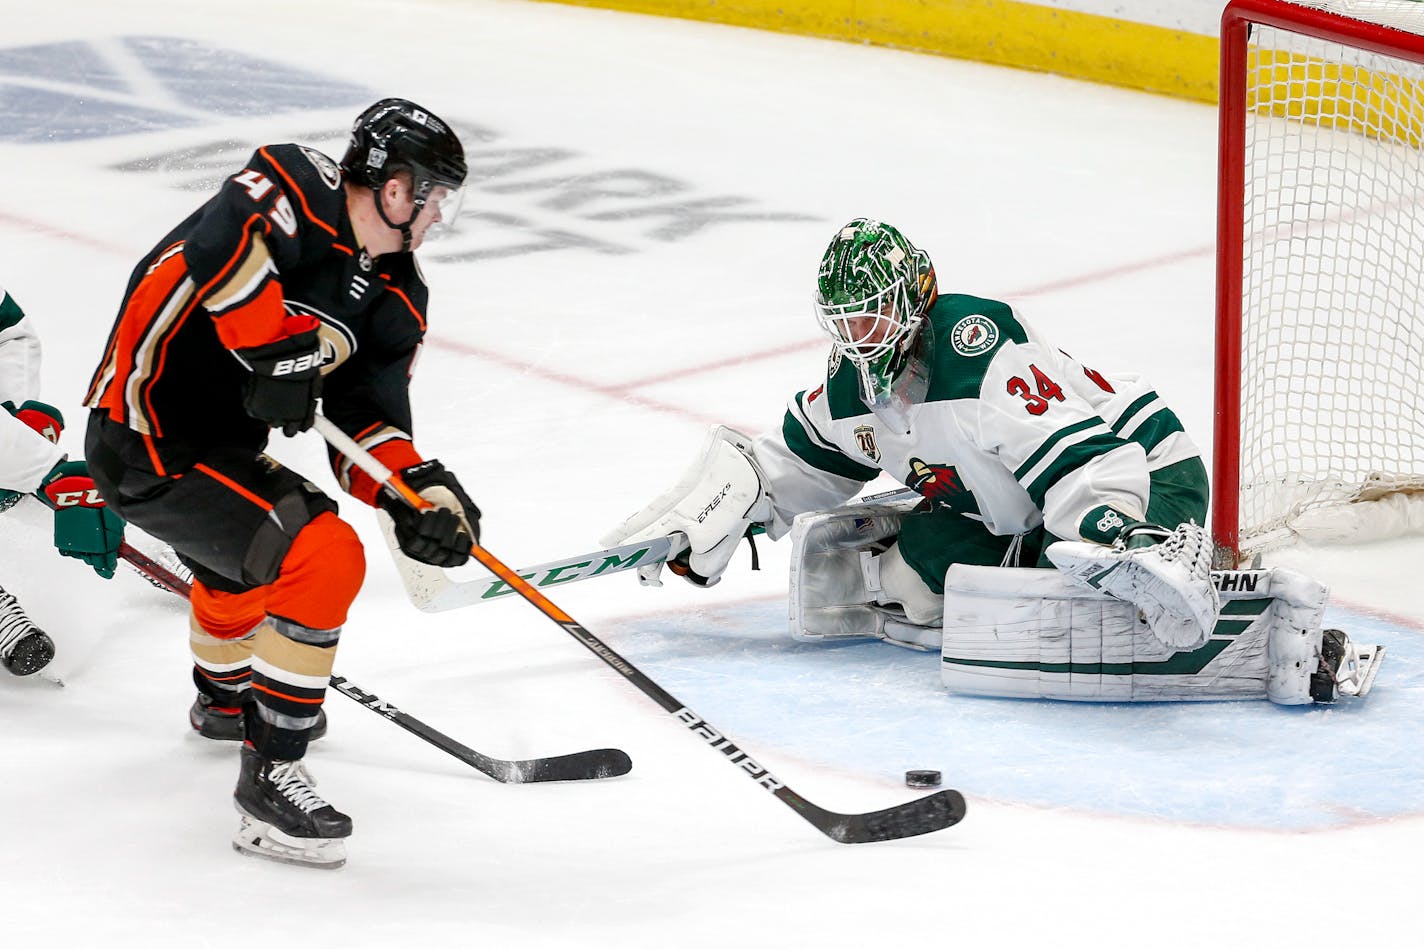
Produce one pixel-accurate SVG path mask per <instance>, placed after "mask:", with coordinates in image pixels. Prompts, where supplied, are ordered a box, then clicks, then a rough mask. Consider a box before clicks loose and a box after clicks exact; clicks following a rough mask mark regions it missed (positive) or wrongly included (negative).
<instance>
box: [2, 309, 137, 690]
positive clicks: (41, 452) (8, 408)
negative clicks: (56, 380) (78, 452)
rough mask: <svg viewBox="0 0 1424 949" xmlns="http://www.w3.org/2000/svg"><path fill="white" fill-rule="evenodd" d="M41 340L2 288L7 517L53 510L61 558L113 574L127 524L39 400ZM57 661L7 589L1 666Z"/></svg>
mask: <svg viewBox="0 0 1424 949" xmlns="http://www.w3.org/2000/svg"><path fill="white" fill-rule="evenodd" d="M39 381H40V340H39V336H38V335H37V334H36V332H35V329H34V325H33V322H32V321H31V320H30V319H29V317H27V316H26V315H25V312H24V311H23V310H22V309H20V306H19V304H18V303H16V302H15V300H14V298H12V297H11V296H10V294H9V293H7V292H6V291H5V289H4V288H3V287H0V407H3V408H4V410H5V411H3V412H0V511H6V510H9V509H10V508H11V507H14V506H15V505H16V504H17V503H19V501H20V500H21V499H22V498H23V497H24V496H25V495H27V494H33V495H36V496H37V497H38V498H39V499H40V500H41V501H44V502H45V503H46V504H48V505H49V506H50V507H51V508H53V509H54V542H55V546H56V548H57V549H58V550H59V553H60V554H62V555H64V556H67V557H77V558H79V559H81V560H83V561H84V562H86V563H88V564H89V565H90V566H91V567H93V568H94V570H95V572H96V573H98V574H99V575H100V576H102V577H105V578H108V577H112V576H113V575H114V569H115V567H116V566H117V564H118V549H119V544H120V543H121V542H122V541H123V528H124V522H123V520H122V519H121V518H119V517H118V516H117V515H116V514H114V513H113V512H112V511H110V510H109V509H108V508H107V507H106V506H105V504H104V501H103V499H102V498H101V497H100V496H99V493H98V491H97V490H95V488H94V481H93V479H92V478H90V477H89V472H88V468H87V466H86V465H85V464H84V462H82V461H69V460H68V459H67V456H66V455H65V452H64V450H63V449H62V448H60V447H59V436H60V433H61V432H62V431H63V430H64V417H63V416H62V415H61V414H60V412H59V410H58V409H56V408H54V407H53V406H51V405H46V404H45V403H43V402H40V401H38V400H37V399H36V396H38V395H39ZM53 658H54V642H53V640H51V639H50V637H49V636H48V635H47V634H46V633H45V632H44V630H42V629H39V628H38V627H36V626H35V625H34V623H32V622H31V621H30V618H29V616H28V615H26V613H25V611H24V609H23V608H22V607H21V606H20V603H19V601H18V600H16V599H15V596H14V594H12V593H9V592H7V591H6V590H4V589H3V588H0V666H4V667H5V669H6V670H8V671H9V672H10V673H11V674H13V675H18V676H24V675H31V674H33V673H35V672H38V671H40V670H41V669H43V668H44V667H45V666H47V665H48V664H49V662H50V660H51V659H53Z"/></svg>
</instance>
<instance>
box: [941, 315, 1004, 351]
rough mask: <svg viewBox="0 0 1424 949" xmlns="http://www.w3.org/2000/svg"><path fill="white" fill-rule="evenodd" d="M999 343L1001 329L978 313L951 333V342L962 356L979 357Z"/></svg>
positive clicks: (958, 325) (956, 325)
mask: <svg viewBox="0 0 1424 949" xmlns="http://www.w3.org/2000/svg"><path fill="white" fill-rule="evenodd" d="M998 341H999V327H997V326H995V325H994V321H993V320H991V319H989V318H988V317H987V316H981V315H979V314H978V313H974V314H971V315H970V316H966V317H965V318H964V319H962V320H960V321H959V322H958V323H955V324H954V329H952V330H950V331H949V342H950V345H952V346H953V347H954V351H955V352H957V353H959V355H961V356H978V355H979V354H981V353H987V352H988V351H989V350H991V349H993V348H994V344H995V343H997V342H998Z"/></svg>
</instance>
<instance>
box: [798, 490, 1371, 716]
mask: <svg viewBox="0 0 1424 949" xmlns="http://www.w3.org/2000/svg"><path fill="white" fill-rule="evenodd" d="M915 500H916V496H914V495H913V494H910V493H909V492H905V493H903V494H900V495H895V496H891V497H882V498H880V499H871V503H860V504H855V505H850V506H847V507H844V508H839V509H836V510H832V511H820V512H814V513H810V514H804V515H801V516H800V517H798V518H797V519H796V521H795V523H794V525H793V527H792V530H791V538H792V555H791V561H792V566H791V593H790V595H791V633H792V636H793V637H795V638H796V639H798V640H801V641H810V642H823V641H828V640H837V639H861V638H867V637H873V638H877V639H883V640H885V641H887V642H891V643H895V644H897V645H901V646H908V647H910V648H913V649H920V650H936V651H939V652H940V654H941V663H940V670H941V676H942V678H943V680H944V683H945V685H946V686H947V687H948V688H949V690H950V691H952V692H957V693H963V694H968V695H983V696H996V697H1009V698H1044V699H1066V700H1076V701H1091V702H1105V701H1120V702H1154V701H1209V700H1223V699H1260V698H1267V699H1270V700H1271V701H1272V702H1276V703H1278V704H1281V705H1302V704H1308V703H1311V702H1333V701H1335V699H1336V698H1337V697H1338V696H1340V695H1350V696H1363V695H1365V694H1366V693H1367V692H1368V691H1369V689H1370V687H1371V686H1372V685H1373V683H1374V679H1375V675H1376V674H1377V673H1378V671H1379V665H1380V661H1381V659H1382V658H1383V656H1384V647H1382V646H1365V645H1357V644H1355V643H1352V642H1350V641H1349V639H1348V637H1347V636H1346V635H1345V634H1344V633H1342V632H1340V631H1339V630H1325V629H1322V628H1321V619H1322V615H1323V613H1324V609H1325V602H1326V597H1327V590H1326V588H1325V587H1324V586H1323V585H1321V584H1320V583H1318V582H1316V581H1314V580H1312V579H1310V578H1309V577H1306V576H1304V575H1302V574H1300V573H1296V572H1294V571H1291V570H1286V569H1283V568H1274V569H1270V570H1233V571H1219V572H1213V573H1212V574H1211V578H1212V581H1213V585H1214V587H1215V588H1216V591H1217V594H1218V595H1219V597H1220V600H1221V612H1220V615H1219V617H1218V618H1217V620H1216V622H1215V625H1214V627H1213V629H1212V631H1211V634H1210V636H1209V638H1208V639H1207V640H1206V642H1205V643H1204V644H1203V645H1201V646H1198V647H1196V648H1191V649H1185V650H1174V649H1172V648H1171V647H1170V646H1168V645H1166V644H1164V643H1163V642H1162V640H1161V639H1160V638H1159V637H1158V636H1157V635H1156V634H1154V633H1153V632H1152V630H1151V629H1150V628H1149V626H1148V624H1147V621H1146V620H1145V619H1144V617H1143V616H1142V614H1141V612H1140V611H1139V610H1138V608H1137V607H1135V606H1134V605H1133V604H1131V603H1128V602H1124V601H1123V600H1119V599H1116V598H1113V597H1111V596H1108V595H1106V594H1103V593H1100V592H1095V591H1092V590H1089V589H1086V588H1084V587H1082V586H1080V585H1079V584H1078V583H1075V582H1074V581H1073V580H1072V579H1070V578H1069V577H1068V576H1067V575H1065V574H1064V573H1062V572H1060V571H1059V570H1053V569H1038V568H1008V567H978V566H966V565H963V564H956V565H954V566H952V567H950V569H949V571H948V574H947V575H946V578H945V584H944V587H945V594H944V612H943V617H944V619H943V625H942V626H927V625H921V624H917V623H913V622H910V621H909V619H908V617H907V616H906V614H905V611H904V609H903V608H902V607H901V606H900V604H897V603H893V602H883V601H884V600H886V597H885V595H884V592H883V591H882V590H881V589H880V583H879V565H880V559H881V556H880V555H881V552H882V551H884V550H885V549H886V548H887V547H888V546H889V545H890V543H891V542H892V541H893V539H894V537H895V535H896V534H897V532H898V528H899V521H900V518H901V517H902V516H903V515H904V513H905V512H906V511H908V510H909V509H910V508H911V507H913V505H914V502H915Z"/></svg>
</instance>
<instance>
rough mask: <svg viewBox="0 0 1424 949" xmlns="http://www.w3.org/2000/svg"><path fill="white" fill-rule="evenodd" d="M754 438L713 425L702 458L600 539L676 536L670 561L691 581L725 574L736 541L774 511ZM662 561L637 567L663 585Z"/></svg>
mask: <svg viewBox="0 0 1424 949" xmlns="http://www.w3.org/2000/svg"><path fill="white" fill-rule="evenodd" d="M751 451H752V449H751V439H749V438H748V437H747V436H745V435H743V434H742V433H741V432H738V431H735V430H733V429H730V428H727V427H726V426H725V425H716V426H713V428H712V431H711V432H709V433H708V435H707V439H706V440H705V441H704V442H703V443H702V451H701V454H700V455H699V456H698V458H697V461H695V462H693V464H692V466H691V467H690V468H688V469H687V471H686V472H684V473H683V476H682V477H681V478H680V479H679V480H678V482H677V484H675V485H673V486H672V487H671V488H669V489H668V490H666V491H664V492H663V493H662V494H660V495H658V497H657V499H656V500H654V501H653V502H652V503H651V504H649V505H648V506H647V507H645V508H643V509H642V510H641V511H639V512H638V513H637V514H634V515H633V516H632V517H630V518H628V519H627V520H626V521H624V522H623V523H622V524H620V525H618V527H617V528H615V529H614V530H612V531H610V532H609V533H608V534H605V535H604V536H603V538H602V539H601V540H600V543H602V544H603V545H604V546H605V547H617V546H619V545H620V544H629V543H637V542H641V541H646V540H653V539H656V538H659V537H671V538H673V547H672V549H673V550H674V551H675V552H676V553H675V554H674V555H673V556H672V557H671V558H670V559H669V560H668V567H669V569H671V570H672V572H673V573H676V574H678V575H679V576H681V577H682V578H683V579H685V580H687V581H688V582H689V583H693V584H695V585H697V586H703V587H710V586H713V585H714V584H716V583H717V582H718V581H719V580H721V579H722V572H723V571H724V570H726V569H727V564H728V563H730V562H731V560H732V555H733V554H734V553H735V552H736V549H737V544H738V543H740V542H741V539H742V538H743V537H744V536H746V534H747V531H748V529H749V528H751V526H752V525H754V524H757V523H761V522H764V521H766V520H768V519H770V517H771V502H770V501H769V500H768V499H767V495H766V489H765V487H764V484H765V478H764V477H763V476H762V473H761V470H760V468H759V467H758V466H757V463H756V460H755V459H754V458H753V457H752V453H751ZM662 569H663V565H662V564H661V563H655V564H649V565H647V566H645V567H639V568H638V579H639V581H641V582H642V583H643V584H644V585H645V586H662V581H661V579H659V575H660V574H661V573H662Z"/></svg>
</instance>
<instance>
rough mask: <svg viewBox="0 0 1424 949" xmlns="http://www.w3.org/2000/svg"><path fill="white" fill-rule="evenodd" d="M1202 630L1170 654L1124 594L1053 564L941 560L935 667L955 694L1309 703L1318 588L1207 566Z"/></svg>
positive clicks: (1297, 577)
mask: <svg viewBox="0 0 1424 949" xmlns="http://www.w3.org/2000/svg"><path fill="white" fill-rule="evenodd" d="M1213 578H1214V580H1215V582H1216V586H1217V589H1218V591H1219V592H1220V594H1221V599H1222V601H1223V609H1222V613H1221V617H1220V618H1219V620H1218V622H1217V623H1216V626H1215V628H1214V630H1213V631H1212V635H1211V638H1210V639H1209V640H1208V641H1207V643H1206V644H1205V645H1204V646H1201V647H1199V648H1197V649H1190V650H1181V651H1176V650H1173V649H1172V648H1170V647H1169V646H1166V645H1165V644H1163V643H1162V641H1161V640H1160V639H1159V638H1158V637H1157V636H1156V635H1154V634H1153V632H1152V630H1151V629H1150V628H1149V627H1148V625H1147V623H1146V621H1145V620H1144V619H1143V618H1142V617H1141V615H1140V614H1139V612H1138V610H1137V609H1136V608H1135V607H1134V606H1133V605H1132V604H1130V603H1126V602H1124V601H1122V600H1118V599H1115V598H1113V597H1109V596H1106V595H1104V594H1099V593H1093V592H1090V591H1087V590H1084V589H1083V588H1082V587H1080V586H1078V585H1077V584H1076V583H1073V582H1072V581H1071V580H1069V579H1068V578H1067V577H1065V576H1064V575H1063V574H1062V573H1061V572H1059V571H1057V570H1037V569H1009V568H1002V567H966V566H961V565H956V566H954V567H951V568H950V570H949V573H948V575H947V577H946V578H945V598H944V628H945V630H946V635H945V637H944V641H943V644H942V649H941V666H940V668H941V675H942V677H943V679H944V682H945V685H946V686H947V687H948V688H949V689H950V690H951V691H954V692H959V693H965V694H971V695H987V696H1005V697H1014V698H1050V699H1067V700H1077V701H1093V702H1102V701H1124V702H1152V701H1177V702H1180V701H1202V700H1221V699H1261V698H1269V699H1271V700H1272V701H1274V702H1278V703H1280V704H1292V705H1293V704H1301V703H1306V702H1310V701H1311V698H1310V675H1311V673H1313V672H1315V671H1316V669H1317V668H1318V663H1319V650H1320V640H1321V631H1320V616H1321V613H1322V611H1323V610H1324V605H1325V594H1326V591H1325V588H1324V587H1322V586H1321V585H1320V584H1319V583H1316V582H1315V581H1313V580H1310V579H1309V578H1308V577H1305V576H1302V575H1301V574H1297V573H1294V572H1292V571H1288V570H1282V569H1277V570H1274V571H1228V572H1223V573H1221V574H1217V575H1214V577H1213Z"/></svg>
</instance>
